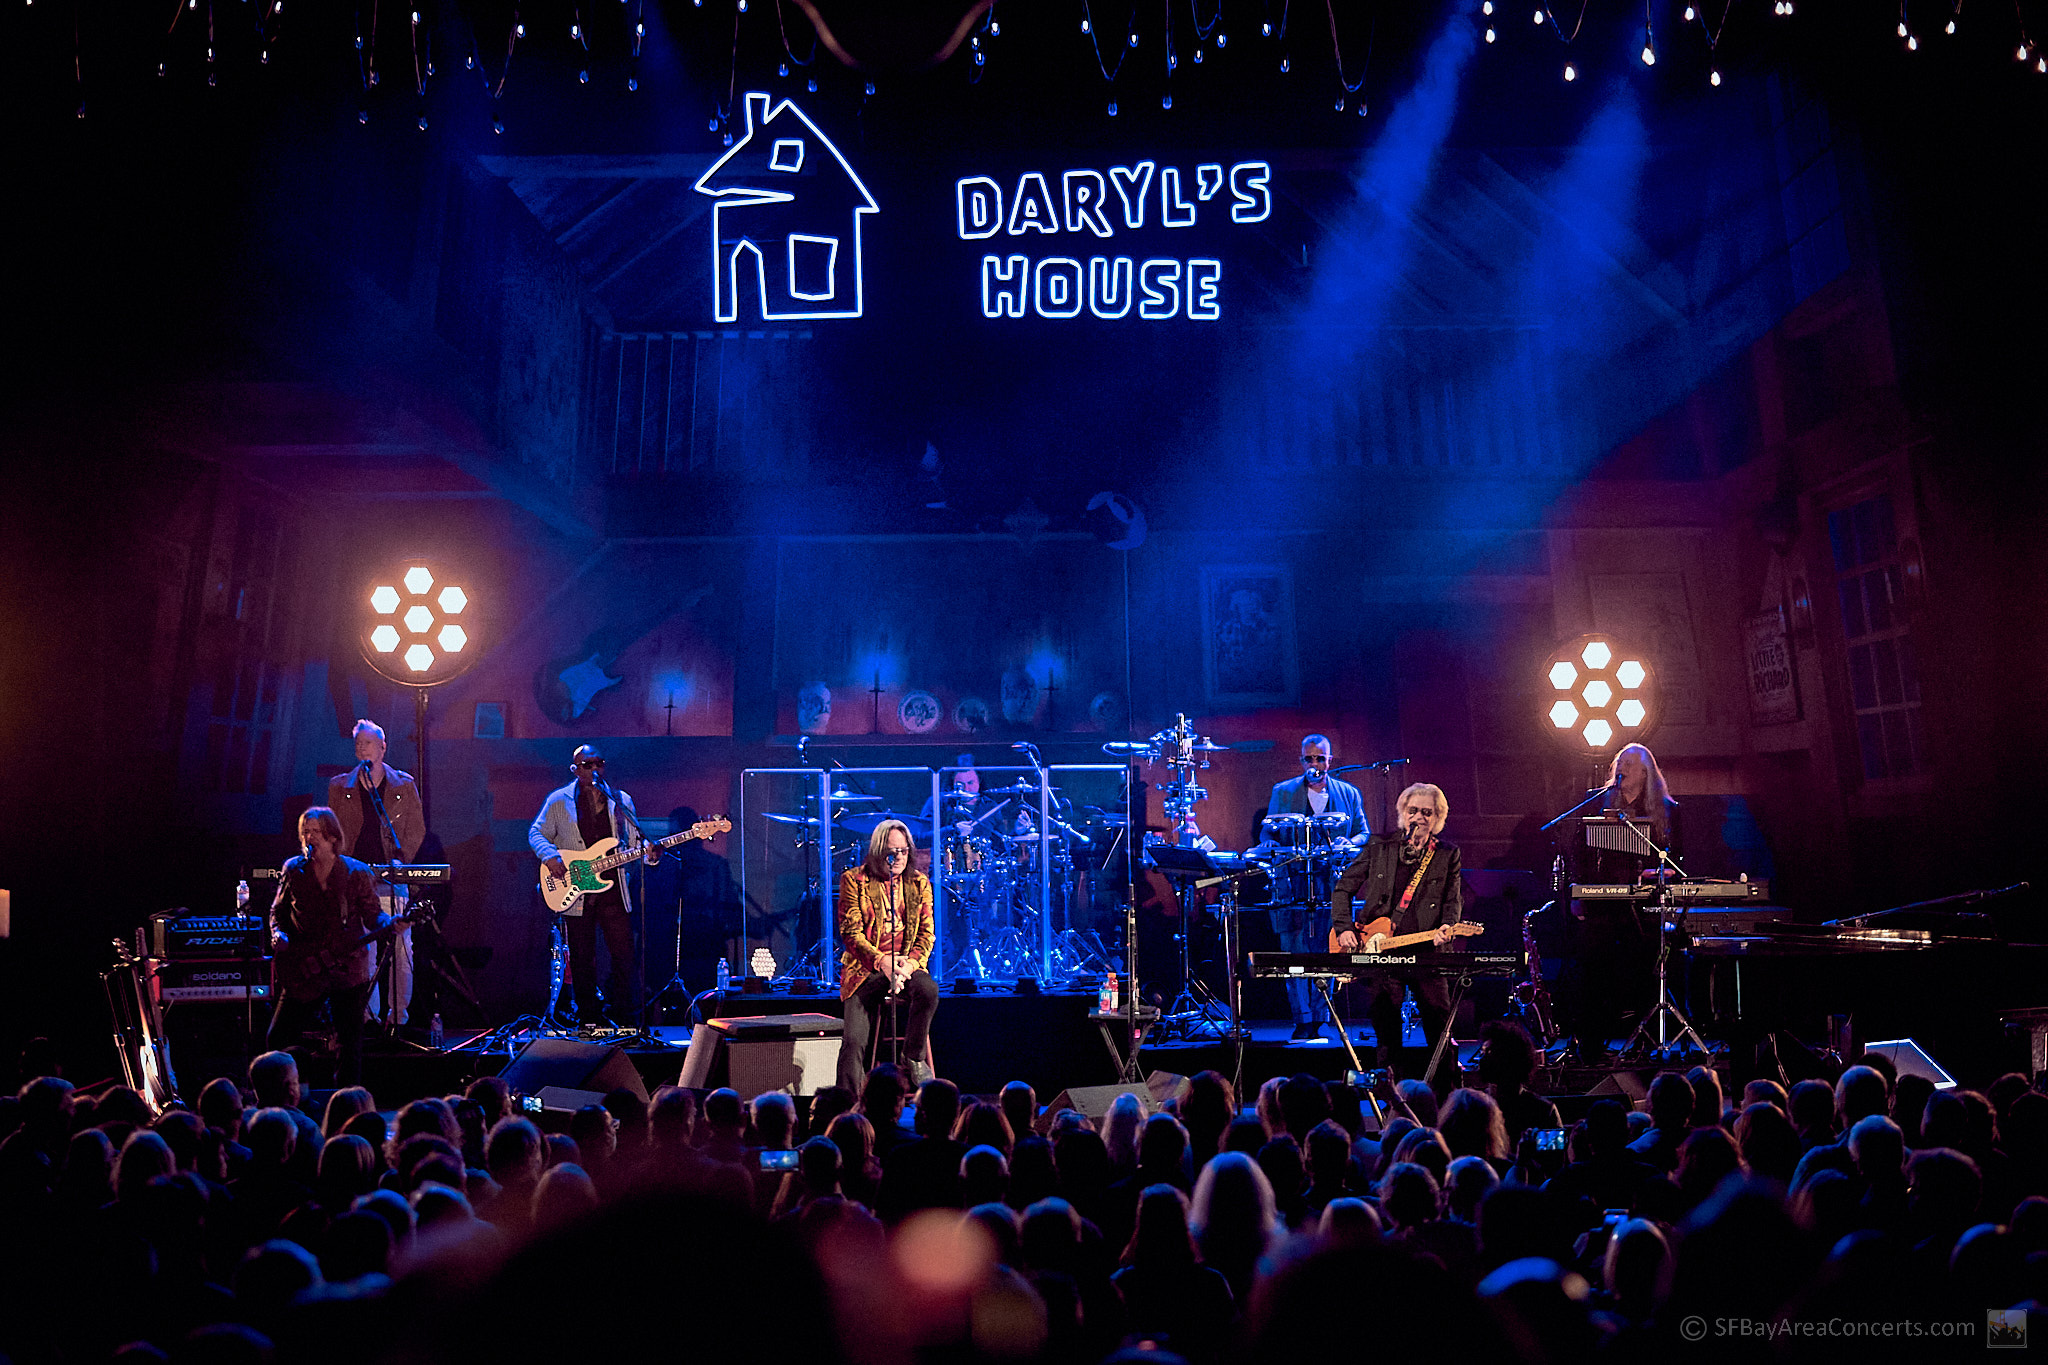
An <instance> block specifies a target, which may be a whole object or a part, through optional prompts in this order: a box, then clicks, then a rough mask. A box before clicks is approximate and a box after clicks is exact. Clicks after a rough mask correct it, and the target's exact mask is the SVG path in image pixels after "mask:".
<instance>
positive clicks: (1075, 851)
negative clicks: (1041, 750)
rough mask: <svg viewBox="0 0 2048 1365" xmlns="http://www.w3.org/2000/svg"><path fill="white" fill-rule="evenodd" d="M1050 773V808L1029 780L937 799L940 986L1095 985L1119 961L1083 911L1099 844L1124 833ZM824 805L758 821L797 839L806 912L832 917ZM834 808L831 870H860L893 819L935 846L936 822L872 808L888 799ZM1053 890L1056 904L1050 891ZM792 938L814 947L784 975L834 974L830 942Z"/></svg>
mask: <svg viewBox="0 0 2048 1365" xmlns="http://www.w3.org/2000/svg"><path fill="white" fill-rule="evenodd" d="M1045 776H1046V779H1047V780H1046V785H1045V788H1044V792H1045V799H1044V800H1043V801H1041V800H1040V790H1041V789H1040V786H1039V783H1038V782H1037V781H1036V780H1034V775H1033V774H1026V775H1025V780H1022V781H1019V782H1016V783H1013V784H1011V785H1009V786H1005V787H995V788H991V789H989V790H987V791H982V792H978V793H977V792H974V791H970V790H964V789H960V788H956V789H955V790H953V791H950V792H947V793H945V794H944V796H943V797H942V803H941V808H940V814H939V820H938V831H939V838H938V848H937V849H936V851H934V852H932V853H931V858H930V875H931V877H932V880H933V881H934V882H935V883H940V884H941V885H942V887H943V893H942V894H943V905H944V915H945V920H946V923H945V926H944V928H945V933H944V942H945V946H946V951H947V955H948V957H950V958H951V959H952V961H951V964H950V966H949V967H948V969H947V971H946V974H945V977H944V979H945V980H948V981H958V980H962V979H966V978H970V977H971V978H973V979H975V980H977V981H984V982H1014V981H1015V980H1017V979H1018V978H1020V977H1030V978H1034V979H1036V978H1041V977H1042V978H1043V979H1045V980H1046V982H1047V984H1056V983H1064V982H1066V981H1070V980H1072V979H1073V978H1075V977H1077V976H1084V975H1089V974H1094V975H1097V976H1099V975H1101V974H1102V973H1103V972H1105V971H1107V970H1109V968H1110V966H1111V965H1112V963H1113V961H1114V957H1113V954H1112V953H1111V952H1110V950H1109V949H1108V948H1107V947H1106V946H1105V945H1104V944H1103V943H1102V941H1101V939H1100V938H1099V937H1098V936H1097V935H1096V934H1095V933H1094V932H1093V931H1092V930H1090V929H1088V928H1087V927H1086V925H1085V922H1084V918H1083V917H1082V916H1081V915H1080V914H1079V913H1077V906H1078V905H1080V904H1082V903H1084V902H1085V899H1086V895H1087V892H1086V887H1085V882H1084V879H1083V876H1082V874H1083V872H1084V871H1085V869H1086V868H1087V867H1088V866H1092V864H1093V862H1094V861H1095V860H1096V857H1098V856H1099V850H1097V849H1096V846H1097V845H1098V844H1101V843H1104V842H1106V839H1105V831H1106V830H1107V829H1109V828H1110V827H1113V826H1120V825H1122V823H1123V817H1122V816H1120V815H1109V814H1106V813H1104V812H1102V811H1100V810H1099V809H1097V808H1096V807H1093V806H1089V807H1082V808H1080V809H1079V810H1077V809H1076V807H1075V805H1074V803H1073V802H1072V801H1070V800H1068V799H1067V798H1066V797H1064V796H1062V795H1060V793H1059V789H1058V787H1057V786H1056V785H1054V784H1053V783H1052V782H1051V781H1050V774H1049V773H1048V774H1046V775H1045ZM825 799H828V798H821V797H820V796H819V795H817V794H816V793H807V794H806V795H805V796H804V797H803V802H802V806H801V809H800V810H798V811H795V812H785V811H764V812H762V818H763V819H765V820H767V821H768V822H769V823H770V824H773V825H777V826H781V827H783V828H784V829H785V830H791V831H794V832H795V834H796V843H795V845H794V850H795V851H796V852H797V854H798V855H799V856H800V857H803V858H804V861H805V866H806V873H805V886H804V891H803V895H802V897H801V900H800V905H802V906H805V907H812V906H816V907H821V908H823V909H824V911H825V913H830V909H829V907H830V905H831V902H832V891H831V890H830V889H829V888H824V887H821V885H820V884H819V872H818V868H819V866H820V860H819V859H818V858H817V857H816V852H817V845H818V840H819V838H820V836H821V835H822V833H823V830H824V828H825V825H826V821H825V820H824V819H822V818H820V816H819V814H818V810H817V808H818V806H819V804H820V802H821V801H822V800H825ZM829 802H830V817H831V818H830V824H831V830H832V849H831V857H830V858H829V859H828V860H825V861H826V862H828V863H829V865H830V866H832V867H835V868H845V867H850V866H855V865H857V864H859V862H860V861H861V859H862V858H863V857H864V856H865V855H866V851H867V846H868V840H869V839H870V838H871V837H872V836H873V834H874V832H875V830H876V828H877V827H879V826H880V825H882V824H883V823H885V822H887V821H890V820H900V821H902V822H903V824H905V825H906V826H908V827H909V829H910V832H911V837H912V839H913V840H914V841H915V842H916V843H917V844H918V845H920V846H921V847H924V848H926V849H929V846H930V843H931V829H932V821H931V819H930V817H929V816H925V815H911V814H906V813H904V812H902V811H894V810H889V809H886V808H883V809H877V807H886V801H885V799H884V798H883V797H880V796H872V795H868V794H866V793H862V792H856V791H850V790H848V789H847V788H846V787H844V786H839V787H835V788H834V790H833V791H832V792H831V793H830V794H829ZM1041 818H1042V819H1043V826H1042V829H1041V824H1040V821H1041ZM920 861H922V859H920ZM1046 881H1049V882H1050V895H1049V896H1046V895H1045V894H1044V891H1045V888H1044V885H1043V883H1044V882H1046ZM1048 905H1049V910H1048ZM1048 913H1050V915H1051V917H1052V925H1053V935H1052V942H1051V952H1050V962H1049V964H1048V963H1046V962H1045V961H1044V960H1043V958H1042V956H1041V947H1040V946H1041V944H1042V943H1043V942H1044V926H1045V918H1046V915H1047V914H1048ZM797 938H798V940H799V942H804V941H808V942H809V944H810V946H809V947H808V948H805V949H804V950H802V951H800V952H799V953H798V955H797V957H796V958H795V960H793V961H791V962H790V963H788V964H786V966H785V967H784V972H785V974H786V975H791V976H808V977H811V978H813V979H817V980H830V979H832V978H834V977H836V975H837V967H836V965H835V964H833V963H831V962H828V961H826V960H824V958H825V953H826V949H825V936H824V935H823V934H822V933H817V932H805V931H803V930H801V929H800V930H799V931H798V934H797ZM933 966H934V967H935V968H936V967H937V966H939V964H938V963H936V962H935V963H934V964H933ZM1048 967H1049V970H1046V969H1047V968H1048Z"/></svg>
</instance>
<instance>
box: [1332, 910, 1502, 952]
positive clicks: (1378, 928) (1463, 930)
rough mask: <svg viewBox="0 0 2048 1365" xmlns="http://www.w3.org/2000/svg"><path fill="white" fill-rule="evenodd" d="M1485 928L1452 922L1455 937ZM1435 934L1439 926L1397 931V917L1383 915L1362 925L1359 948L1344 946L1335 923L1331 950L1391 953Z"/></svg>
mask: <svg viewBox="0 0 2048 1365" xmlns="http://www.w3.org/2000/svg"><path fill="white" fill-rule="evenodd" d="M1485 932H1486V926H1485V925H1483V924H1474V923H1472V922H1471V921H1470V920H1464V921H1461V922H1459V923H1457V924H1453V925H1452V926H1451V937H1452V938H1471V937H1472V936H1473V935H1474V934H1483V933H1485ZM1435 937H1436V930H1434V929H1424V930H1423V931H1422V932H1421V933H1419V934H1397V933H1395V932H1394V921H1393V920H1391V919H1389V918H1387V917H1386V916H1384V915H1382V916H1380V918H1378V919H1375V920H1367V921H1366V922H1365V923H1364V924H1361V925H1359V926H1358V946H1357V947H1356V948H1346V947H1343V946H1341V945H1340V944H1339V943H1338V942H1337V926H1335V925H1334V924H1333V925H1331V926H1330V951H1331V952H1333V953H1391V952H1395V951H1397V950H1399V949H1402V948H1409V947H1413V946H1414V945H1415V944H1418V943H1427V942H1429V941H1430V940H1431V939H1433V938H1435Z"/></svg>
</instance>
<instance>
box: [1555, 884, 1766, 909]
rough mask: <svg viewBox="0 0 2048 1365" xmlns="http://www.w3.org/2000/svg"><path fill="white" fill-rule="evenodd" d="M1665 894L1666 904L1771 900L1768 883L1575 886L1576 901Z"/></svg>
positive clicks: (1639, 898)
mask: <svg viewBox="0 0 2048 1365" xmlns="http://www.w3.org/2000/svg"><path fill="white" fill-rule="evenodd" d="M1660 891H1661V892H1663V895H1664V903H1665V904H1666V905H1740V904H1743V903H1745V902H1756V903H1765V902H1768V901H1769V900H1770V899H1771V884H1770V882H1769V881H1766V880H1761V879H1759V880H1753V881H1746V882H1667V883H1665V884H1664V885H1663V886H1661V887H1659V886H1654V885H1651V884H1649V883H1644V882H1587V883H1579V884H1575V885H1573V887H1572V888H1571V898H1572V899H1573V900H1575V901H1648V900H1650V899H1651V898H1652V897H1654V896H1656V895H1657V894H1658V892H1660Z"/></svg>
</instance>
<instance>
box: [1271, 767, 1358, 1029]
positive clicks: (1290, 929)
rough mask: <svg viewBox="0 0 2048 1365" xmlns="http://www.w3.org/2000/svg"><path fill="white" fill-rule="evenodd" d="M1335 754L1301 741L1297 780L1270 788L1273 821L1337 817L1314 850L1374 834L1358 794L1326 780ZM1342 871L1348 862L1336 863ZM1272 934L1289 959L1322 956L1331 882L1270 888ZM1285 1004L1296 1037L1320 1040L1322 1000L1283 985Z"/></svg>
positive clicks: (1301, 840) (1291, 881)
mask: <svg viewBox="0 0 2048 1365" xmlns="http://www.w3.org/2000/svg"><path fill="white" fill-rule="evenodd" d="M1332 756H1333V751H1332V749H1331V747H1330V740H1329V737H1328V736H1327V735H1309V736H1307V737H1306V738H1304V739H1303V740H1302V741H1301V776H1300V777H1291V778H1289V779H1287V780H1286V781H1285V782H1276V783H1274V784H1273V795H1272V797H1271V798H1270V799H1269V800H1268V801H1267V802H1266V814H1267V815H1269V816H1272V815H1341V816H1343V817H1344V823H1343V824H1342V825H1341V826H1337V827H1333V828H1331V829H1329V830H1328V831H1327V833H1326V832H1324V831H1321V830H1318V831H1316V833H1315V840H1316V844H1317V846H1321V845H1322V844H1323V843H1324V842H1325V840H1326V838H1327V840H1328V841H1330V842H1334V841H1336V840H1339V839H1343V840H1349V841H1352V842H1353V843H1360V844H1362V843H1363V842H1364V841H1365V838H1366V836H1367V835H1369V834H1370V833H1371V832H1372V831H1370V830H1369V829H1367V828H1366V825H1365V802H1364V799H1363V798H1362V797H1360V796H1359V794H1358V788H1356V787H1354V786H1352V785H1351V784H1350V783H1349V782H1346V781H1344V780H1343V779H1341V778H1335V777H1332V776H1330V760H1331V758H1332ZM1306 833H1307V832H1306V831H1303V832H1301V837H1293V836H1283V837H1282V838H1281V839H1279V840H1277V841H1276V840H1275V839H1274V831H1273V830H1271V829H1268V830H1267V831H1266V838H1265V842H1266V844H1268V845H1272V844H1275V843H1277V844H1278V845H1279V846H1280V847H1281V848H1286V847H1288V846H1290V845H1292V846H1293V847H1296V848H1300V847H1304V846H1306V843H1307V840H1306ZM1339 861H1340V865H1341V863H1344V862H1349V861H1350V859H1349V858H1348V857H1347V858H1344V859H1341V860H1339ZM1271 914H1272V920H1273V930H1274V932H1275V933H1277V934H1278V935H1279V936H1280V947H1281V948H1282V949H1283V950H1285V951H1287V952H1290V953H1320V952H1322V951H1324V950H1325V949H1326V948H1327V947H1328V941H1329V934H1330V879H1329V876H1328V874H1327V873H1322V874H1318V875H1316V876H1314V877H1311V876H1309V875H1308V874H1307V873H1306V872H1305V871H1302V870H1301V869H1299V868H1297V869H1295V870H1293V871H1291V872H1289V873H1288V874H1287V875H1286V876H1285V877H1283V878H1281V879H1279V880H1278V882H1277V884H1276V885H1275V886H1274V888H1273V907H1272V911H1271ZM1287 1004H1288V1007H1289V1009H1290V1010H1291V1011H1292V1012H1293V1014H1294V1037H1295V1038H1297V1039H1303V1038H1318V1037H1320V1036H1321V1035H1322V1022H1321V1021H1320V1020H1319V1019H1318V1018H1317V1014H1318V1011H1319V1010H1320V1009H1321V1008H1322V1005H1321V997H1320V996H1319V995H1317V993H1316V990H1315V988H1314V987H1313V986H1311V985H1310V984H1309V983H1308V982H1306V981H1289V982H1288V983H1287Z"/></svg>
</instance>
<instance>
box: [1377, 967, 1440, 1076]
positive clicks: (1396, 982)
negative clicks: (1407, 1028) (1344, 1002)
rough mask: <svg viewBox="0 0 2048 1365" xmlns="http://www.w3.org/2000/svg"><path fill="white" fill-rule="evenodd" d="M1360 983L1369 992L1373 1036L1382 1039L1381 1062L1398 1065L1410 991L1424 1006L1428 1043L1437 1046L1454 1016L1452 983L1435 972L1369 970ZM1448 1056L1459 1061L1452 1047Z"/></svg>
mask: <svg viewBox="0 0 2048 1365" xmlns="http://www.w3.org/2000/svg"><path fill="white" fill-rule="evenodd" d="M1359 985H1360V986H1361V987H1362V988H1363V989H1364V991H1365V1013H1366V1017H1367V1018H1368V1019H1371V1020H1372V1031H1373V1036H1374V1037H1375V1038H1376V1039H1377V1040H1378V1042H1379V1061H1380V1065H1382V1066H1392V1065H1393V1064H1394V1058H1395V1055H1396V1053H1397V1051H1398V1049H1399V1048H1400V1046H1401V1001H1402V999H1403V997H1405V996H1406V995H1407V993H1408V992H1409V991H1410V990H1413V991H1414V992H1415V999H1416V1003H1418V1004H1419V1005H1421V1006H1422V1031H1423V1032H1424V1033H1425V1034H1427V1035H1428V1038H1427V1040H1426V1045H1427V1046H1429V1047H1432V1048H1433V1047H1435V1046H1436V1040H1437V1037H1438V1036H1439V1035H1440V1034H1442V1032H1443V1030H1444V1024H1445V1023H1446V1022H1447V1021H1448V1020H1449V1019H1450V1017H1451V987H1450V983H1449V982H1447V981H1445V980H1444V979H1443V978H1442V977H1440V976H1437V975H1435V974H1434V973H1431V974H1428V975H1423V974H1420V973H1418V974H1416V975H1414V976H1410V975H1408V974H1407V973H1405V972H1369V973H1367V974H1366V975H1365V976H1363V977H1361V978H1359ZM1444 1056H1445V1058H1446V1060H1450V1061H1455V1060H1456V1059H1455V1058H1453V1057H1452V1056H1451V1054H1450V1052H1449V1050H1448V1049H1447V1050H1446V1051H1445V1053H1444ZM1441 1069H1442V1068H1441V1067H1439V1070H1441ZM1423 1079H1424V1080H1427V1081H1429V1082H1430V1083H1431V1084H1432V1085H1434V1084H1435V1082H1436V1078H1435V1077H1433V1076H1426V1077H1424V1078H1423Z"/></svg>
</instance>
